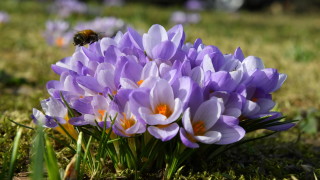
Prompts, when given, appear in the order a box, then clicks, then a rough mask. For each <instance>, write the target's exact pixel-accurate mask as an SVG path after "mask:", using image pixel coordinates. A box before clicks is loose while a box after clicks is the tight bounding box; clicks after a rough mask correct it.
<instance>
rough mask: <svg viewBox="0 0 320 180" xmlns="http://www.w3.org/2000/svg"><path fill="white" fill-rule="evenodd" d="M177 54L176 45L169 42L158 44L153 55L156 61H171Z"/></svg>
mask: <svg viewBox="0 0 320 180" xmlns="http://www.w3.org/2000/svg"><path fill="white" fill-rule="evenodd" d="M175 52H176V47H175V46H174V44H173V43H172V42H171V41H169V40H167V41H163V42H161V43H159V44H157V45H156V46H155V47H154V48H153V49H152V55H153V58H155V59H162V60H169V59H170V58H171V57H172V56H173V55H174V54H175Z"/></svg>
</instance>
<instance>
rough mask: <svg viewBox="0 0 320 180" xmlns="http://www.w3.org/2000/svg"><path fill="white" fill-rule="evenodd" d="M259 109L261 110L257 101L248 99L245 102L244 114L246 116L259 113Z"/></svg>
mask: <svg viewBox="0 0 320 180" xmlns="http://www.w3.org/2000/svg"><path fill="white" fill-rule="evenodd" d="M259 111H260V106H259V105H258V104H257V103H255V102H253V101H250V100H247V101H246V102H245V104H244V107H243V110H242V114H243V115H244V116H252V115H255V114H256V113H258V112H259Z"/></svg>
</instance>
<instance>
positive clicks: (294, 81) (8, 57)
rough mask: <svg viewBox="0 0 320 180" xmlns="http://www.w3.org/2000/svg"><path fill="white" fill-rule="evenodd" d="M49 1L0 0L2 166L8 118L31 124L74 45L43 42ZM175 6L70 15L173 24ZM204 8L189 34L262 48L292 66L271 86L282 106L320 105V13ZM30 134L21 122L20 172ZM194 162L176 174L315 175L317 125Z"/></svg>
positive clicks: (278, 63) (282, 67)
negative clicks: (0, 15)
mask: <svg viewBox="0 0 320 180" xmlns="http://www.w3.org/2000/svg"><path fill="white" fill-rule="evenodd" d="M47 9H48V4H45V3H39V2H37V1H27V2H25V1H23V2H19V3H18V2H17V1H11V0H1V6H0V10H2V11H6V12H8V13H9V14H10V22H9V23H7V24H0V146H1V148H0V169H1V167H2V164H3V162H4V158H5V157H6V156H7V155H8V152H9V151H10V149H11V146H12V141H13V138H14V136H15V133H16V126H15V125H14V124H12V123H11V122H10V121H9V120H8V119H11V120H14V121H17V122H20V123H23V124H26V125H29V126H33V124H32V122H31V118H30V114H31V111H32V108H33V107H36V108H39V107H40V104H39V101H40V100H42V99H44V98H47V97H48V96H49V95H48V93H47V91H46V89H45V84H46V82H47V81H49V80H53V79H57V78H58V75H56V74H54V73H53V71H52V70H51V68H50V65H51V64H53V63H55V62H57V61H58V60H60V59H62V58H64V57H67V56H70V55H72V53H73V51H74V46H73V45H70V46H69V47H67V48H65V49H61V48H58V47H51V46H49V45H47V43H46V42H45V39H44V38H43V36H42V33H43V32H44V29H45V22H46V21H47V20H48V19H51V20H52V19H55V18H56V17H55V16H54V15H52V14H49V13H48V11H47ZM178 9H179V7H156V6H151V5H142V4H130V3H129V4H127V5H126V6H124V7H112V8H110V7H101V6H98V5H97V4H92V9H91V11H92V13H91V14H90V15H73V16H71V17H69V18H67V20H68V21H70V22H72V23H75V22H77V21H80V20H89V19H93V18H94V17H95V16H116V17H119V18H122V19H123V20H124V21H126V22H127V23H129V24H130V25H131V26H132V27H134V28H135V29H138V30H139V31H141V32H146V31H147V30H148V28H149V27H150V26H151V25H152V24H161V25H163V26H164V27H166V29H169V28H170V27H171V26H173V25H172V24H170V23H169V18H170V15H171V13H172V12H173V11H174V10H178ZM200 14H201V21H200V23H199V24H196V25H194V24H192V25H186V26H185V27H184V28H185V32H186V35H187V37H186V40H187V41H189V42H193V41H194V40H195V39H196V38H202V39H203V42H204V43H205V44H212V45H216V46H218V47H219V48H220V49H221V51H222V52H223V53H226V54H227V53H233V52H234V50H235V49H236V48H237V47H239V46H240V47H241V48H242V50H243V52H244V54H245V56H249V55H255V56H258V57H260V58H261V59H262V60H263V61H264V63H265V66H266V67H270V68H277V69H278V70H279V72H281V73H285V74H287V75H288V79H287V81H286V82H285V83H284V85H283V87H282V88H281V90H279V91H277V92H276V93H275V94H274V100H275V101H276V102H277V109H279V110H280V111H281V112H283V113H284V114H285V115H287V116H288V118H298V115H300V117H306V115H305V113H306V112H308V110H310V109H315V111H319V109H320V92H319V88H320V71H319V67H320V51H319V49H320V34H319V32H320V14H308V15H306V14H299V15H297V14H282V15H272V14H270V13H268V12H255V13H252V12H239V13H231V14H230V13H222V12H214V11H204V12H201V13H200ZM318 114H319V113H318ZM312 118H314V121H317V120H318V121H319V120H320V119H319V117H312ZM302 121H305V119H304V118H302ZM318 126H319V125H318ZM251 136H255V135H251ZM31 137H32V131H31V130H27V129H24V130H23V135H22V140H21V144H20V146H19V152H20V154H21V155H20V156H19V157H18V162H17V166H16V173H21V172H28V171H29V169H28V168H29V164H30V160H29V149H30V144H31V143H32V142H31ZM55 147H56V149H57V151H56V152H57V154H58V159H59V162H60V163H61V167H62V168H64V167H65V166H66V164H67V163H68V162H69V161H70V159H71V157H72V156H71V157H70V153H69V154H68V152H66V150H65V149H64V148H62V147H60V146H59V145H58V144H55ZM194 161H195V160H194ZM192 162H193V161H192ZM194 164H197V165H187V166H186V167H184V168H183V169H182V170H181V172H180V174H177V175H176V177H177V178H180V179H198V178H209V177H211V178H212V179H273V178H275V179H284V178H286V179H295V178H298V179H304V178H306V179H310V178H313V177H314V174H315V175H317V176H320V133H319V132H318V133H316V134H313V135H309V134H306V133H304V132H302V131H301V129H300V128H299V127H298V126H297V127H295V128H293V129H291V130H289V131H287V132H282V133H278V134H276V135H273V136H271V137H268V138H266V139H262V140H258V141H255V142H250V143H248V144H245V145H242V146H239V147H237V148H235V149H232V150H230V151H227V152H226V153H225V154H223V155H222V156H220V157H218V158H217V159H216V160H215V161H213V162H210V163H209V164H207V163H201V162H196V161H195V162H194ZM150 176H151V177H153V178H159V177H157V175H150Z"/></svg>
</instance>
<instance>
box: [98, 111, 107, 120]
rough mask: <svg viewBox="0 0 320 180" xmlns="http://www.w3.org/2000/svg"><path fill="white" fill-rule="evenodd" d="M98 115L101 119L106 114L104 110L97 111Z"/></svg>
mask: <svg viewBox="0 0 320 180" xmlns="http://www.w3.org/2000/svg"><path fill="white" fill-rule="evenodd" d="M98 113H99V114H100V115H101V119H102V118H103V116H104V114H105V113H106V110H103V109H99V110H98Z"/></svg>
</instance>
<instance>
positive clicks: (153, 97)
mask: <svg viewBox="0 0 320 180" xmlns="http://www.w3.org/2000/svg"><path fill="white" fill-rule="evenodd" d="M150 104H151V107H152V110H153V111H155V109H156V107H157V106H158V105H160V104H164V105H168V106H169V108H170V109H171V110H173V108H174V96H173V91H172V88H171V86H170V85H169V83H168V82H167V81H166V80H163V79H160V80H159V81H158V82H157V83H156V84H155V86H154V87H153V88H152V90H151V92H150Z"/></svg>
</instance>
